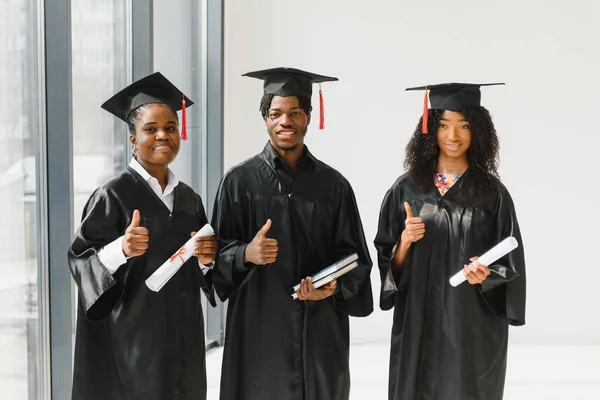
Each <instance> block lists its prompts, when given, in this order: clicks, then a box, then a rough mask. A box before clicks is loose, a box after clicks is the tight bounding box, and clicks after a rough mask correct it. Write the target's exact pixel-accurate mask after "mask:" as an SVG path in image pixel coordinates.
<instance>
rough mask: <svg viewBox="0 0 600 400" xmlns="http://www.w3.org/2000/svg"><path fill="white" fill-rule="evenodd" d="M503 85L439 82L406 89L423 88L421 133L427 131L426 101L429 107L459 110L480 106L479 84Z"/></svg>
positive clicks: (485, 84) (488, 84)
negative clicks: (429, 104)
mask: <svg viewBox="0 0 600 400" xmlns="http://www.w3.org/2000/svg"><path fill="white" fill-rule="evenodd" d="M495 85H504V83H441V84H437V85H428V86H417V87H411V88H407V89H406V90H424V91H425V98H424V100H423V128H422V130H421V131H422V133H427V115H428V101H427V91H428V90H429V102H430V103H431V109H437V110H449V111H459V110H464V109H467V108H474V107H479V106H481V91H480V89H479V88H480V87H481V86H495Z"/></svg>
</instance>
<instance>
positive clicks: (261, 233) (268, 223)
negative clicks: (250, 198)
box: [258, 219, 271, 237]
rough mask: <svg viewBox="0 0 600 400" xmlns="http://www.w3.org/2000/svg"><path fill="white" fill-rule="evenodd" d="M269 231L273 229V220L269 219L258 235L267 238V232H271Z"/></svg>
mask: <svg viewBox="0 0 600 400" xmlns="http://www.w3.org/2000/svg"><path fill="white" fill-rule="evenodd" d="M269 229H271V220H270V219H268V220H267V222H266V223H265V224H264V225H263V227H262V228H260V231H258V234H259V235H260V236H262V237H265V236H267V232H269Z"/></svg>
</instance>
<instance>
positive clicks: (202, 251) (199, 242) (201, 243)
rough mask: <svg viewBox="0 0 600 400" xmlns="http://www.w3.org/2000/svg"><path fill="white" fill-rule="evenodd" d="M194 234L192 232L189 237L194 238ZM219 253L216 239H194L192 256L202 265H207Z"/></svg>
mask: <svg viewBox="0 0 600 400" xmlns="http://www.w3.org/2000/svg"><path fill="white" fill-rule="evenodd" d="M195 235H196V232H192V233H191V234H190V236H191V237H194V236H195ZM218 251H219V244H218V243H217V239H215V237H214V236H198V237H197V238H196V248H195V249H194V256H195V257H196V258H197V259H198V261H200V262H201V263H202V264H203V265H208V264H210V263H211V262H213V261H214V260H215V258H217V253H218Z"/></svg>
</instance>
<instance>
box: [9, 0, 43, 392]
mask: <svg viewBox="0 0 600 400" xmlns="http://www.w3.org/2000/svg"><path fill="white" fill-rule="evenodd" d="M39 7H40V4H38V2H37V1H35V0H13V1H9V2H6V1H4V2H0V16H1V18H0V38H2V45H1V46H0V121H2V129H0V140H1V141H2V147H0V204H1V206H2V223H1V224H0V354H2V356H1V357H0V388H2V396H6V398H11V399H37V398H38V390H39V389H40V383H39V382H40V377H41V376H42V374H43V373H47V372H48V371H45V370H44V369H43V365H42V363H41V362H40V360H41V359H45V358H44V357H42V354H41V352H42V351H43V350H44V348H45V347H46V346H40V345H39V342H40V341H41V338H42V335H41V334H40V332H41V330H42V329H43V327H42V326H41V325H42V324H43V321H45V319H44V318H40V314H41V313H45V310H42V309H41V307H40V308H38V295H42V296H44V295H46V293H45V291H44V290H43V289H42V288H43V285H40V278H39V275H38V261H39V260H38V252H37V245H38V234H37V227H38V224H37V220H38V215H37V211H36V210H37V204H36V203H37V201H38V199H39V198H40V194H39V193H36V170H37V167H36V161H37V153H36V150H37V146H38V144H39V139H40V138H41V135H42V132H41V124H40V120H41V118H40V114H41V113H40V110H41V105H42V101H43V100H42V98H41V95H40V91H39V90H38V87H39V83H40V82H39V79H40V71H41V68H42V67H43V63H42V62H41V58H40V57H39V56H38V55H39V54H40V53H41V50H40V47H39V44H40V43H39V42H40V41H39V40H38V37H39V36H38V33H39V30H38V25H37V23H38V22H37V21H38V19H37V13H38V9H39Z"/></svg>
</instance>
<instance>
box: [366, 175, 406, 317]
mask: <svg viewBox="0 0 600 400" xmlns="http://www.w3.org/2000/svg"><path fill="white" fill-rule="evenodd" d="M405 220H406V211H405V210H404V204H403V194H402V191H401V190H400V189H399V188H398V186H397V185H395V186H393V187H392V188H391V189H389V190H388V191H387V192H386V194H385V196H384V198H383V201H382V203H381V209H380V211H379V223H378V226H377V234H376V236H375V240H374V244H375V248H376V249H377V261H378V265H379V276H380V278H381V290H380V296H379V307H380V308H381V309H382V310H389V309H391V308H392V307H394V303H395V293H396V291H398V290H399V289H402V288H405V287H406V285H407V284H408V272H407V271H406V269H407V268H408V264H409V258H410V251H409V254H408V256H407V259H406V262H405V263H404V267H403V268H402V269H401V270H400V271H395V272H393V271H392V259H393V258H394V253H395V252H396V247H397V244H398V240H399V239H400V235H401V234H402V231H403V230H404V221H405Z"/></svg>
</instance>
